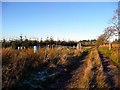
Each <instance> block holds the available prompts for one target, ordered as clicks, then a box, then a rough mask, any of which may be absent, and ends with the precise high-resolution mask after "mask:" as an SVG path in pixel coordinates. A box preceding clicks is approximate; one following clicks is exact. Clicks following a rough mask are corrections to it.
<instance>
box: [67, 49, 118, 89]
mask: <svg viewBox="0 0 120 90" xmlns="http://www.w3.org/2000/svg"><path fill="white" fill-rule="evenodd" d="M83 61H84V63H83V65H82V66H80V67H79V68H78V69H77V70H76V71H74V72H73V76H72V78H71V79H70V80H69V82H68V83H67V85H66V88H68V89H69V88H84V89H90V90H97V89H100V88H102V89H115V90H116V88H117V89H118V88H119V85H120V84H119V82H118V78H120V76H119V71H118V69H117V67H116V66H115V65H114V64H113V63H112V61H111V60H110V59H108V58H106V57H105V56H103V55H102V54H100V52H98V50H97V49H93V50H91V52H90V54H89V55H88V56H87V58H86V59H84V60H83Z"/></svg>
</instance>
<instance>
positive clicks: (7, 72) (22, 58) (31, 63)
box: [2, 48, 80, 89]
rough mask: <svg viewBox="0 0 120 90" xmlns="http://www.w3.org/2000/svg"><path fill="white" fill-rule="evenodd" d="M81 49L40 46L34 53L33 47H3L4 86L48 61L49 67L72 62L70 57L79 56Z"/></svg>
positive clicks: (13, 83) (13, 82)
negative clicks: (19, 48)
mask: <svg viewBox="0 0 120 90" xmlns="http://www.w3.org/2000/svg"><path fill="white" fill-rule="evenodd" d="M79 55H80V51H76V50H75V49H72V48H69V49H68V48H61V49H58V48H52V49H51V48H49V49H48V48H40V49H39V50H38V52H36V53H34V51H33V49H25V50H15V49H11V48H3V49H2V62H3V63H2V64H3V68H2V73H3V81H2V83H3V84H2V87H3V88H4V89H6V88H10V87H12V86H13V85H15V83H16V82H18V81H19V80H20V79H21V78H22V77H23V76H24V74H25V73H28V72H31V71H32V70H34V69H37V68H38V67H41V66H43V65H44V64H45V63H47V66H48V68H51V67H52V68H56V67H57V65H58V64H59V65H62V66H63V67H65V66H67V65H68V64H70V61H68V60H67V59H68V57H73V56H74V57H75V56H79Z"/></svg>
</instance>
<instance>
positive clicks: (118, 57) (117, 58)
mask: <svg viewBox="0 0 120 90" xmlns="http://www.w3.org/2000/svg"><path fill="white" fill-rule="evenodd" d="M99 51H100V52H101V53H102V54H104V55H105V56H107V57H109V58H110V59H111V60H112V61H113V62H115V63H116V65H117V66H118V67H120V48H112V49H111V50H109V49H108V47H99Z"/></svg>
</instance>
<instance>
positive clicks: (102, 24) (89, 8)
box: [2, 2, 117, 40]
mask: <svg viewBox="0 0 120 90" xmlns="http://www.w3.org/2000/svg"><path fill="white" fill-rule="evenodd" d="M115 9H117V2H111V3H110V2H96V3H95V2H79V3H78V2H76V3H73V2H71V3H70V2H67V3H65V2H63V3H62V2H55V3H53V2H48V3H43V2H39V3H38V2H36V3H33V2H31V3H30V2H26V3H25V2H19V3H17V2H16V3H15V2H11V3H9V2H4V3H2V33H3V34H2V35H3V37H5V38H9V37H14V38H15V37H18V36H19V35H20V34H21V33H22V34H23V36H27V37H28V38H29V37H36V38H41V37H42V38H43V39H44V38H46V37H47V36H52V37H54V38H55V39H65V40H68V39H69V40H83V39H94V38H97V36H98V35H100V34H101V33H102V32H103V30H104V29H105V28H106V27H107V26H109V20H110V19H111V18H112V16H113V15H114V10H115Z"/></svg>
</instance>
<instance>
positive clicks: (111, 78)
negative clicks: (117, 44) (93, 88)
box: [99, 52, 120, 89]
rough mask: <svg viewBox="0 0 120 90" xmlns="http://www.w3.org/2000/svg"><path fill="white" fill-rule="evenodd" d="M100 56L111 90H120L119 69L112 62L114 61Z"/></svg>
mask: <svg viewBox="0 0 120 90" xmlns="http://www.w3.org/2000/svg"><path fill="white" fill-rule="evenodd" d="M99 54H100V57H101V61H102V65H103V68H104V72H105V74H106V76H107V78H106V81H107V83H108V84H109V86H110V88H111V89H118V88H119V89H120V84H119V82H118V81H119V80H120V76H119V75H120V71H119V69H118V68H117V66H116V65H115V63H113V62H112V60H110V59H109V58H108V57H106V56H104V55H103V54H101V53H100V52H99Z"/></svg>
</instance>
